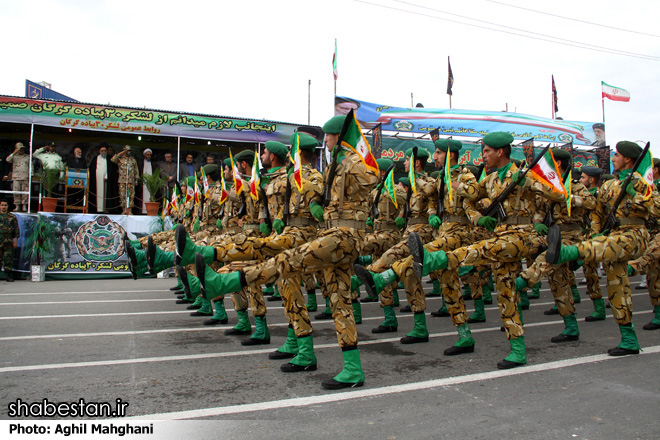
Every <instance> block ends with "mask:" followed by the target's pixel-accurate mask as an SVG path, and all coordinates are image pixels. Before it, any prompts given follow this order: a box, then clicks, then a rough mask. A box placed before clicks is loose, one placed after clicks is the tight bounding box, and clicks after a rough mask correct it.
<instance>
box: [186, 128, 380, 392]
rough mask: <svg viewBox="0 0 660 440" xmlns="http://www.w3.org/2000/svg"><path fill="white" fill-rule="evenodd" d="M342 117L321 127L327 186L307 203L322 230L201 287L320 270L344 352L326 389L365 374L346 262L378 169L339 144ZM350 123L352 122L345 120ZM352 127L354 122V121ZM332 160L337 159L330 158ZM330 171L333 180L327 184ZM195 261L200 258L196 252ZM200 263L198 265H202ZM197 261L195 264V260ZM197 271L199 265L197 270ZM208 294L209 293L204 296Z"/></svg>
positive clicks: (360, 234)
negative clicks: (321, 199)
mask: <svg viewBox="0 0 660 440" xmlns="http://www.w3.org/2000/svg"><path fill="white" fill-rule="evenodd" d="M346 118H347V117H346V116H335V117H334V118H332V119H330V120H329V121H328V122H327V123H326V124H325V125H324V127H323V131H324V132H325V133H326V136H325V143H326V145H327V147H328V149H329V150H331V151H332V150H334V149H336V148H338V149H339V150H334V153H333V163H332V164H331V166H330V167H329V170H330V171H336V173H331V172H330V171H329V172H328V173H326V174H325V177H324V179H325V183H326V187H328V185H330V186H329V188H330V195H329V199H328V200H327V203H328V205H327V208H325V209H324V208H323V206H321V205H319V204H314V203H313V204H312V205H311V207H310V211H311V212H312V215H313V216H314V217H315V218H317V219H319V218H321V216H322V217H323V220H324V221H325V222H326V228H327V229H325V230H324V231H322V232H320V233H319V234H318V236H317V238H316V239H315V240H314V241H311V242H309V243H305V244H303V245H302V246H299V247H297V248H295V249H290V250H287V251H284V252H282V253H280V254H278V255H277V256H276V257H275V258H271V259H269V260H266V261H265V262H263V263H261V264H258V265H256V266H250V267H247V268H245V269H244V270H243V271H238V272H234V273H230V274H223V275H219V274H212V275H211V277H208V276H207V274H208V273H209V272H208V271H207V272H206V273H205V277H206V279H205V280H203V282H202V285H203V286H204V289H207V290H210V291H211V294H214V292H225V293H226V292H236V291H238V290H240V289H242V288H243V287H244V286H248V285H261V284H264V283H271V282H274V281H275V280H277V279H279V278H280V277H281V278H284V279H287V278H292V277H295V276H298V275H299V274H301V273H310V272H317V271H319V270H323V275H324V277H325V281H326V284H327V288H328V290H329V292H330V305H331V308H332V312H333V318H334V320H335V329H336V332H337V339H338V341H339V345H340V346H341V347H342V354H343V356H344V369H343V370H342V371H341V372H340V373H339V374H338V375H337V376H335V377H334V378H333V379H327V380H325V381H323V382H322V386H323V387H324V388H327V389H340V388H346V387H356V386H362V385H363V384H364V373H363V371H362V365H361V362H360V356H359V351H358V349H357V342H358V341H357V327H356V325H355V319H354V316H353V308H352V307H351V294H350V275H351V265H352V264H353V262H354V261H355V260H356V258H357V257H358V250H359V249H360V248H361V247H362V242H363V241H364V230H365V228H366V220H367V218H368V217H369V213H368V210H369V202H368V198H369V191H371V189H372V188H373V187H374V186H375V185H376V184H377V182H378V174H377V170H372V169H371V168H369V167H367V166H366V164H365V162H364V160H363V159H362V158H361V157H360V156H359V155H358V154H357V153H355V152H354V151H353V150H352V149H349V148H348V147H344V146H343V145H338V140H339V133H340V132H341V131H342V127H343V125H344V122H345V120H346ZM348 123H350V124H357V121H356V120H355V119H354V118H353V120H349V121H348ZM354 126H356V125H354ZM335 160H336V162H335ZM332 174H334V176H333V177H334V180H333V181H332V182H328V180H329V177H330V176H331V175H332ZM197 258H198V261H199V262H200V263H202V262H203V260H202V259H201V258H200V257H199V256H198V257H197ZM202 264H203V263H202ZM198 265H199V264H198ZM201 270H202V269H198V272H201ZM207 295H208V294H207Z"/></svg>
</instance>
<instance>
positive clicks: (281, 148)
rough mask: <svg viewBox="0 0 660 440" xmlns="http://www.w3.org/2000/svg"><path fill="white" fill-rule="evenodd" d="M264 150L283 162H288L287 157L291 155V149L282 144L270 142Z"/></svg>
mask: <svg viewBox="0 0 660 440" xmlns="http://www.w3.org/2000/svg"><path fill="white" fill-rule="evenodd" d="M264 148H265V149H266V150H268V151H270V152H271V153H273V154H274V155H275V156H277V157H278V158H280V159H281V160H286V155H287V154H288V153H289V149H288V148H287V147H286V145H284V144H283V143H282V142H277V141H268V142H266V145H264Z"/></svg>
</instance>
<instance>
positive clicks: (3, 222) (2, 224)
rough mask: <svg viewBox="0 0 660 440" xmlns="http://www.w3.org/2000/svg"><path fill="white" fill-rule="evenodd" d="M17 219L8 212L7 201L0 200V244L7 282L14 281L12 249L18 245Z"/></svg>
mask: <svg viewBox="0 0 660 440" xmlns="http://www.w3.org/2000/svg"><path fill="white" fill-rule="evenodd" d="M19 236H20V233H19V230H18V220H17V219H16V216H15V215H14V214H12V213H10V212H9V203H7V201H6V200H0V244H1V245H2V265H3V266H4V268H5V275H6V277H7V281H8V282H13V281H14V274H13V270H12V268H13V265H14V249H16V247H18V237H19Z"/></svg>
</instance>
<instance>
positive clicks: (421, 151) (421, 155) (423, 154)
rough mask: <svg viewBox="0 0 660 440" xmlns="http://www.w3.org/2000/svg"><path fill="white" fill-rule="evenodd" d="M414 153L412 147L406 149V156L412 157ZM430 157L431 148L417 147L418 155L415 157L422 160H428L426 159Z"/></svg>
mask: <svg viewBox="0 0 660 440" xmlns="http://www.w3.org/2000/svg"><path fill="white" fill-rule="evenodd" d="M412 153H413V149H412V148H408V149H407V150H406V156H407V157H410V156H411V155H412ZM428 158H429V150H427V149H426V148H417V156H416V157H415V159H419V160H421V161H426V159H428Z"/></svg>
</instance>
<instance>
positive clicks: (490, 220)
mask: <svg viewBox="0 0 660 440" xmlns="http://www.w3.org/2000/svg"><path fill="white" fill-rule="evenodd" d="M477 224H478V225H479V226H482V227H484V228H486V229H488V230H489V231H491V232H492V231H494V230H495V226H497V219H496V218H494V217H489V216H487V215H485V216H483V217H481V218H480V219H479V220H478V221H477Z"/></svg>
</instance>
